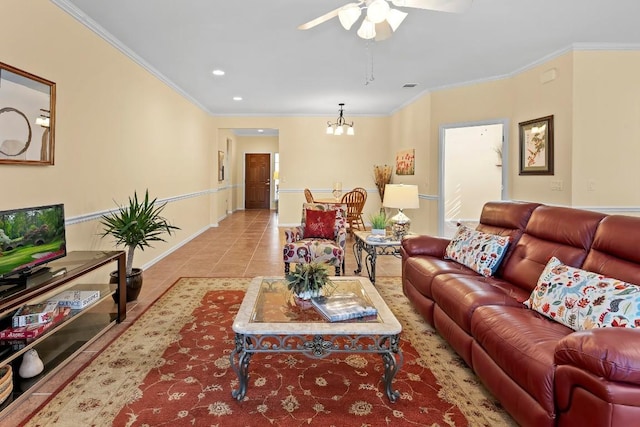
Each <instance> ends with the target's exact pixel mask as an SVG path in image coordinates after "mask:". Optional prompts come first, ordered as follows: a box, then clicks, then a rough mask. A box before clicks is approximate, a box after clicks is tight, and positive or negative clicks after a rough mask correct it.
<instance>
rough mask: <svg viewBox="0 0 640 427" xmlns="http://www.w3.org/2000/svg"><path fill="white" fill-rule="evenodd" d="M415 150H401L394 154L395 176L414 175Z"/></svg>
mask: <svg viewBox="0 0 640 427" xmlns="http://www.w3.org/2000/svg"><path fill="white" fill-rule="evenodd" d="M415 160H416V153H415V149H413V148H411V149H408V150H401V151H398V152H397V153H396V175H413V174H415V173H416V166H415Z"/></svg>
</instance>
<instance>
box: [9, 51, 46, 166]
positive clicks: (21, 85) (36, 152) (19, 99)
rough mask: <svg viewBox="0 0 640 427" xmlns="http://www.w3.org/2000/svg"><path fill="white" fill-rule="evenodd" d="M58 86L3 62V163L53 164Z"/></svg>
mask: <svg viewBox="0 0 640 427" xmlns="http://www.w3.org/2000/svg"><path fill="white" fill-rule="evenodd" d="M55 123H56V84H55V83H54V82H52V81H50V80H47V79H44V78H42V77H38V76H36V75H33V74H31V73H28V72H26V71H23V70H20V69H18V68H15V67H12V66H11V65H8V64H4V63H2V62H0V164H19V165H36V166H38V165H53V161H54V140H55V138H54V135H55Z"/></svg>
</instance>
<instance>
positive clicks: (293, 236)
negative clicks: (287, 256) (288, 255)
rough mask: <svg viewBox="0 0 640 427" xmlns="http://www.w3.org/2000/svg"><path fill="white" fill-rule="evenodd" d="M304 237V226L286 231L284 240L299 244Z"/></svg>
mask: <svg viewBox="0 0 640 427" xmlns="http://www.w3.org/2000/svg"><path fill="white" fill-rule="evenodd" d="M303 236H304V227H302V226H297V227H291V228H287V229H285V230H284V238H285V240H286V243H293V242H297V241H298V240H300V239H302V238H303Z"/></svg>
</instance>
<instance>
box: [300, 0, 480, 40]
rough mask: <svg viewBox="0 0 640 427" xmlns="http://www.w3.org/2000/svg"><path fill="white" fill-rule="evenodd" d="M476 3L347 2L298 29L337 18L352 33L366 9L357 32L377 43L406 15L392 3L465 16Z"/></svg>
mask: <svg viewBox="0 0 640 427" xmlns="http://www.w3.org/2000/svg"><path fill="white" fill-rule="evenodd" d="M472 1H473V0H360V1H359V2H357V3H348V4H346V5H344V6H342V7H339V8H337V9H334V10H332V11H331V12H328V13H325V14H324V15H322V16H319V17H317V18H316V19H313V20H311V21H309V22H307V23H305V24H302V25H300V26H299V27H298V29H299V30H308V29H311V28H313V27H315V26H317V25H320V24H322V23H324V22H326V21H328V20H330V19H333V18H335V17H336V16H337V17H338V19H339V20H340V24H342V26H343V27H344V29H345V30H350V29H351V27H352V26H353V24H355V23H356V22H357V21H358V19H360V16H361V15H362V11H363V10H366V13H365V17H364V19H363V20H362V24H361V25H360V28H359V29H358V31H357V34H358V36H360V37H361V38H363V39H366V40H370V39H375V40H377V41H380V40H384V39H387V38H389V37H390V36H391V34H392V33H393V32H394V31H396V30H397V29H398V27H399V26H400V24H401V23H402V21H404V18H406V17H407V12H403V11H401V10H399V9H393V8H391V6H390V5H389V3H391V4H393V5H394V6H396V7H406V8H414V9H427V10H435V11H439V12H451V13H462V12H464V11H466V10H467V9H468V8H469V7H470V6H471V2H472Z"/></svg>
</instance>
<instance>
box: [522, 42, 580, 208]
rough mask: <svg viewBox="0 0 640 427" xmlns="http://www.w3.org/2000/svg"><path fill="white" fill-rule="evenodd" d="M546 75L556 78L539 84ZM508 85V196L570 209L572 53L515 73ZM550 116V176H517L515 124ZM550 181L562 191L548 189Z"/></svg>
mask: <svg viewBox="0 0 640 427" xmlns="http://www.w3.org/2000/svg"><path fill="white" fill-rule="evenodd" d="M547 72H549V73H551V72H554V73H555V74H556V76H557V77H556V78H555V79H554V80H552V81H550V82H548V83H542V82H541V78H543V77H544V76H543V75H544V73H547ZM510 83H511V87H512V90H513V113H512V115H511V117H510V118H511V119H512V123H511V138H510V148H511V150H510V153H511V156H510V160H511V165H512V167H511V186H510V187H511V197H512V198H514V199H523V200H533V201H537V202H543V203H550V204H558V205H565V206H571V199H572V197H571V193H572V178H571V176H572V172H571V168H572V161H571V156H572V145H573V134H572V129H573V115H572V109H573V54H572V53H568V54H565V55H563V56H561V57H559V58H556V59H553V60H551V61H549V62H546V63H545V64H543V65H540V66H538V67H535V68H532V69H531V70H528V71H525V72H523V73H521V74H518V75H517V76H515V77H513V78H512V79H511V81H510ZM550 115H553V116H554V117H553V121H554V165H555V167H554V169H555V171H554V175H553V176H551V175H542V176H531V175H526V176H520V175H518V171H519V139H518V138H519V132H518V123H520V122H524V121H528V120H532V119H536V118H539V117H544V116H550ZM552 181H561V184H562V191H554V190H552V189H551V184H552Z"/></svg>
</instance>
